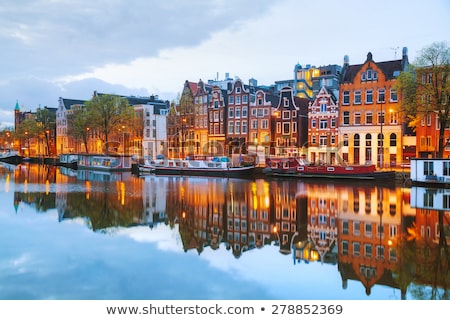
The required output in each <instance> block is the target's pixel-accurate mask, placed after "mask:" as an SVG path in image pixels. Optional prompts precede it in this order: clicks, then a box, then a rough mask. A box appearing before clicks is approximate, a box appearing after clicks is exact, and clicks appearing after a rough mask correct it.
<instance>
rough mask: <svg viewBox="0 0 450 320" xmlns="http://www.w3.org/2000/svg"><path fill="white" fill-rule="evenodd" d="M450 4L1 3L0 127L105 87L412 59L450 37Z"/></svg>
mask: <svg viewBox="0 0 450 320" xmlns="http://www.w3.org/2000/svg"><path fill="white" fill-rule="evenodd" d="M449 30H450V1H448V0H429V1H426V2H425V1H410V0H396V1H392V0H378V1H360V0H340V1H336V0H322V1H304V0H278V1H273V0H258V1H251V0H209V1H207V0H191V1H185V0H170V1H156V0H148V1H143V0H96V1H92V0H21V1H17V0H1V1H0V49H1V55H2V59H1V60H0V125H2V126H8V125H11V124H12V123H13V108H14V106H15V104H16V101H18V103H19V105H20V108H21V110H22V111H28V110H33V111H34V110H35V109H36V108H37V107H39V106H49V107H56V106H57V101H58V98H59V97H63V98H69V99H86V100H87V99H90V98H91V96H92V93H93V91H94V90H97V91H99V92H104V93H114V94H123V95H136V96H149V95H151V94H156V95H159V97H160V98H162V99H167V100H172V99H174V98H175V97H176V95H177V93H179V92H180V91H181V90H182V87H183V83H184V81H185V80H190V81H195V82H197V81H198V80H199V79H202V80H204V81H206V80H209V79H216V78H217V79H219V80H221V79H223V78H224V77H225V73H229V74H230V76H231V77H239V78H241V79H242V80H243V81H245V82H247V81H248V79H250V78H255V79H257V80H258V83H259V84H267V85H269V84H272V83H274V82H275V81H277V80H285V79H291V78H293V68H294V65H295V64H296V63H300V64H301V65H306V64H311V65H315V66H320V65H328V64H339V65H341V64H342V62H343V57H344V55H349V57H350V63H351V64H359V63H363V62H364V61H365V58H366V55H367V53H368V52H369V51H370V52H372V54H373V58H374V60H375V61H386V60H393V59H396V58H397V59H398V58H400V57H401V51H402V47H407V48H408V54H409V58H410V61H413V60H414V57H415V56H417V52H418V51H419V50H420V49H422V48H424V47H426V46H429V45H430V44H432V43H433V42H437V41H439V42H440V41H448V40H450V39H449V37H450V35H449V33H448V31H449Z"/></svg>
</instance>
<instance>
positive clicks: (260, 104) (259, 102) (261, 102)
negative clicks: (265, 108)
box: [258, 98, 263, 106]
mask: <svg viewBox="0 0 450 320" xmlns="http://www.w3.org/2000/svg"><path fill="white" fill-rule="evenodd" d="M262 104H263V99H261V98H259V99H258V106H262Z"/></svg>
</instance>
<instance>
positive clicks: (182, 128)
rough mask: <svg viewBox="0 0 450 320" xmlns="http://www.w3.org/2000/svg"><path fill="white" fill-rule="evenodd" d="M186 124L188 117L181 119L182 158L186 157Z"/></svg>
mask: <svg viewBox="0 0 450 320" xmlns="http://www.w3.org/2000/svg"><path fill="white" fill-rule="evenodd" d="M185 125H186V118H184V117H183V119H182V120H181V159H184V138H185V137H184V126H185Z"/></svg>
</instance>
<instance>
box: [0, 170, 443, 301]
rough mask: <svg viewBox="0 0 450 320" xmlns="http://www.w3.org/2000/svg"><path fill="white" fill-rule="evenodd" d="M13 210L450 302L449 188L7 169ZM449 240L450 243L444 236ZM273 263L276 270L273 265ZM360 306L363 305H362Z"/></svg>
mask: <svg viewBox="0 0 450 320" xmlns="http://www.w3.org/2000/svg"><path fill="white" fill-rule="evenodd" d="M1 176H2V180H3V183H4V184H5V190H10V189H11V184H12V183H14V184H15V191H14V207H15V208H16V213H17V208H18V207H19V206H20V204H21V203H25V204H27V205H30V206H31V205H32V206H34V208H35V209H36V212H45V211H46V210H49V209H52V208H54V209H56V210H57V212H58V219H59V221H61V222H64V221H70V220H80V221H84V223H85V224H86V226H87V227H88V228H90V229H92V230H93V231H96V232H100V233H110V232H114V230H116V229H117V228H119V227H120V228H123V227H125V228H130V227H133V226H148V232H149V233H151V232H153V231H152V230H153V228H155V227H156V226H157V225H159V224H162V225H165V226H168V227H169V228H170V229H172V230H176V232H177V233H178V236H179V239H180V245H181V246H182V249H183V250H184V251H185V252H191V251H196V252H197V253H198V255H202V253H203V252H204V250H205V248H210V249H211V250H214V251H220V250H225V251H224V254H229V255H232V256H233V257H234V258H236V259H240V258H241V257H242V256H243V255H245V254H246V253H247V252H250V251H252V250H255V249H261V248H263V247H265V246H276V247H277V248H278V253H277V254H280V255H288V256H290V257H291V261H292V265H299V264H300V265H302V264H311V263H317V264H320V265H329V266H334V267H335V268H336V269H337V272H338V273H339V276H340V281H341V286H342V288H334V290H336V291H339V290H345V289H346V288H347V287H348V283H349V281H356V282H358V283H360V284H361V285H362V286H363V288H364V290H363V291H364V293H365V294H366V295H367V296H370V295H371V292H372V290H373V288H374V287H375V286H385V287H389V288H392V289H395V290H398V291H399V292H400V296H401V298H403V299H405V298H407V293H409V296H408V298H411V299H448V297H449V296H448V295H449V290H448V285H449V283H450V281H449V280H450V279H449V278H450V273H449V261H450V259H449V249H448V245H447V243H448V241H447V240H448V239H449V237H450V228H449V224H450V223H449V222H450V213H449V211H448V210H449V208H450V190H432V189H425V188H415V187H413V188H403V187H386V186H383V187H382V186H372V185H370V184H366V183H351V184H349V183H338V182H334V183H324V182H311V181H301V180H263V179H256V180H253V181H252V180H239V179H222V178H202V177H175V176H171V177H156V176H151V175H150V176H144V177H136V176H133V175H131V174H129V173H109V174H104V173H94V172H87V171H70V170H68V169H64V168H56V167H52V166H34V165H30V164H26V165H20V166H18V167H17V168H2V169H1ZM441 235H445V236H441ZM270 259H271V258H270V257H267V263H270ZM355 298H357V297H355Z"/></svg>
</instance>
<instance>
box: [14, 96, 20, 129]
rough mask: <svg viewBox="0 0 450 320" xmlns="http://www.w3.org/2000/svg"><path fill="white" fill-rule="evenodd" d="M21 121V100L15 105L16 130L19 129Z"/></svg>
mask: <svg viewBox="0 0 450 320" xmlns="http://www.w3.org/2000/svg"><path fill="white" fill-rule="evenodd" d="M20 122H21V121H20V108H19V101H16V106H15V107H14V131H16V130H17V128H18V126H19V124H20Z"/></svg>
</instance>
